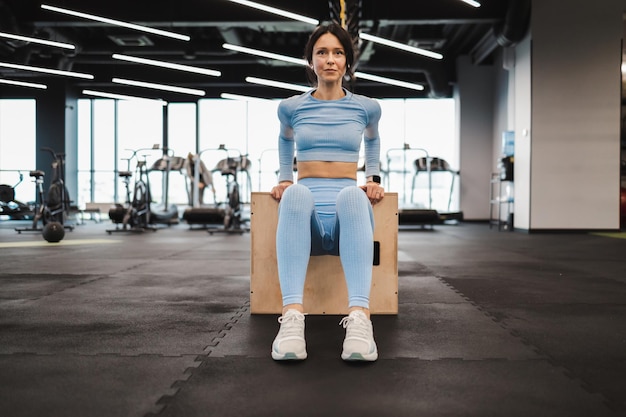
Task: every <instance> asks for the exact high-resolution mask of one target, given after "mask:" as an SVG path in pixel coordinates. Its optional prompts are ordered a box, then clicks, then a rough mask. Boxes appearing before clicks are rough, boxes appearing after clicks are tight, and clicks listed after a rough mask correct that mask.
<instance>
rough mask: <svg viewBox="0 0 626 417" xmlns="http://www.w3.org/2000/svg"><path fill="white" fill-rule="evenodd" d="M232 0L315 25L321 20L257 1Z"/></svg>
mask: <svg viewBox="0 0 626 417" xmlns="http://www.w3.org/2000/svg"><path fill="white" fill-rule="evenodd" d="M230 1H232V2H233V3H239V4H241V5H243V6H248V7H252V8H254V9H258V10H263V11H264V12H268V13H272V14H275V15H278V16H283V17H286V18H289V19H293V20H298V21H300V22H304V23H309V24H311V25H315V26H317V25H319V23H320V21H319V20H317V19H312V18H310V17H306V16H302V15H300V14H296V13H291V12H288V11H286V10H281V9H277V8H275V7H271V6H266V5H263V4H259V3H256V2H254V1H248V0H230Z"/></svg>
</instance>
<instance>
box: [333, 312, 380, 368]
mask: <svg viewBox="0 0 626 417" xmlns="http://www.w3.org/2000/svg"><path fill="white" fill-rule="evenodd" d="M339 324H340V325H341V326H343V328H344V329H346V338H345V339H344V341H343V352H341V359H343V360H344V361H375V360H376V359H378V350H377V349H376V342H374V329H373V326H372V322H371V321H370V320H369V319H368V318H367V316H366V315H365V313H364V312H363V311H361V310H354V311H352V312H351V313H350V314H349V315H348V316H347V317H344V318H343V319H341V321H340V322H339Z"/></svg>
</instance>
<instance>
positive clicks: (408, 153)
mask: <svg viewBox="0 0 626 417" xmlns="http://www.w3.org/2000/svg"><path fill="white" fill-rule="evenodd" d="M386 158H387V166H386V170H384V171H383V172H384V174H385V180H386V187H387V189H389V190H391V187H390V182H391V174H401V177H402V181H401V182H402V187H403V189H402V191H403V193H402V201H401V205H400V207H399V210H398V221H399V224H400V226H420V227H424V226H428V225H430V226H433V225H436V224H444V223H446V222H449V221H459V220H462V219H463V213H462V212H460V211H457V212H453V211H451V210H450V209H451V204H452V196H453V192H454V185H455V179H456V177H457V176H458V175H459V171H456V170H453V169H452V168H451V167H450V165H449V164H448V162H446V161H445V160H444V159H442V158H437V157H431V156H430V155H429V153H428V151H427V150H426V149H423V148H412V147H411V146H410V145H409V144H407V143H405V144H404V146H403V147H402V148H391V149H389V150H388V151H387V154H386ZM433 172H447V173H450V174H451V178H452V179H451V181H450V188H449V194H448V204H447V207H446V209H443V210H442V207H438V208H437V209H435V208H434V207H433ZM420 173H424V174H425V175H426V180H427V186H426V189H427V200H426V202H425V203H422V204H419V203H417V202H416V201H415V188H416V184H417V180H418V178H419V177H421V175H420ZM409 175H412V180H411V183H410V187H411V189H410V192H407V189H406V187H407V185H408V176H409ZM409 195H410V200H409V201H407V198H408V196H409Z"/></svg>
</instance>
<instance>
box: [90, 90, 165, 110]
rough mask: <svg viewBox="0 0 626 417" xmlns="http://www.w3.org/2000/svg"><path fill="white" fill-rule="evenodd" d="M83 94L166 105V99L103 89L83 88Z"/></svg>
mask: <svg viewBox="0 0 626 417" xmlns="http://www.w3.org/2000/svg"><path fill="white" fill-rule="evenodd" d="M83 94H85V95H87V96H94V97H103V98H113V99H116V100H136V101H145V102H151V103H154V104H159V105H161V106H166V105H167V101H165V100H160V99H152V98H146V97H137V96H127V95H125V94H115V93H107V92H105V91H94V90H83Z"/></svg>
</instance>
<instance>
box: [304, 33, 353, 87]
mask: <svg viewBox="0 0 626 417" xmlns="http://www.w3.org/2000/svg"><path fill="white" fill-rule="evenodd" d="M311 67H312V68H313V71H314V72H315V75H317V80H318V82H319V83H337V82H339V83H340V84H341V80H342V78H343V76H344V74H345V73H346V53H345V51H344V49H343V46H342V45H341V42H339V39H337V37H336V36H335V35H333V34H332V33H325V34H323V35H322V36H320V37H319V39H318V40H317V42H315V44H314V45H313V59H312V62H311Z"/></svg>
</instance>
